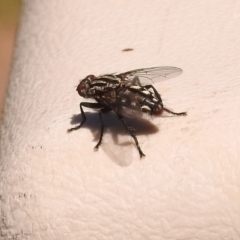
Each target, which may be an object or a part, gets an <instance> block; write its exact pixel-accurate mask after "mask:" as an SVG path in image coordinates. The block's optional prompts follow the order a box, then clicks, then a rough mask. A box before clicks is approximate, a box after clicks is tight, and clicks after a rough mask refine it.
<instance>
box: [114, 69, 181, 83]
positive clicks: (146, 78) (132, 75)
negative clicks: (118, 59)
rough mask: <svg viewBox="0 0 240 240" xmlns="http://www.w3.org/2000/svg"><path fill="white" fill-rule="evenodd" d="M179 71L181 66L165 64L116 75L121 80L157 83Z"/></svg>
mask: <svg viewBox="0 0 240 240" xmlns="http://www.w3.org/2000/svg"><path fill="white" fill-rule="evenodd" d="M181 73H182V69H181V68H177V67H168V66H166V67H153V68H142V69H136V70H132V71H128V72H125V73H120V74H118V75H117V76H118V77H119V78H121V79H122V80H127V81H132V82H133V83H140V84H141V85H146V84H153V83H158V82H160V81H163V80H166V79H170V78H174V77H177V76H179V75H180V74H181Z"/></svg>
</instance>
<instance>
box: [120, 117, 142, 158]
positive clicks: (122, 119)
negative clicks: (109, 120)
mask: <svg viewBox="0 0 240 240" xmlns="http://www.w3.org/2000/svg"><path fill="white" fill-rule="evenodd" d="M117 116H118V118H119V119H120V120H121V121H122V123H123V125H124V126H125V128H126V129H127V131H128V133H129V134H130V135H131V136H132V138H133V139H134V141H135V144H136V146H137V149H138V152H139V155H140V157H141V158H142V157H144V156H145V154H144V153H143V152H142V149H141V148H140V146H139V143H138V140H137V137H136V136H135V135H134V134H133V133H132V130H133V129H132V127H129V126H128V125H127V124H126V122H125V120H124V118H123V117H122V116H121V115H119V114H117Z"/></svg>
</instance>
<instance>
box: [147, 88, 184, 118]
mask: <svg viewBox="0 0 240 240" xmlns="http://www.w3.org/2000/svg"><path fill="white" fill-rule="evenodd" d="M144 87H145V88H147V89H150V88H152V90H153V92H154V94H155V95H156V97H157V99H158V100H159V104H160V105H161V107H162V109H163V111H165V112H167V113H171V114H173V115H176V116H186V115H187V112H180V113H176V112H173V111H171V110H169V109H167V108H165V107H164V106H163V104H162V99H161V96H160V94H159V93H158V91H157V90H156V89H155V87H153V86H152V85H146V86H144Z"/></svg>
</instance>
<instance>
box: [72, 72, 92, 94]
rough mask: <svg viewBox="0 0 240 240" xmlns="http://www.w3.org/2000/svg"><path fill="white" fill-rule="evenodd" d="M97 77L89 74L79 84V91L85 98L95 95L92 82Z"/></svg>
mask: <svg viewBox="0 0 240 240" xmlns="http://www.w3.org/2000/svg"><path fill="white" fill-rule="evenodd" d="M95 78H96V77H95V76H94V75H88V76H87V77H85V78H84V79H83V80H81V81H80V83H79V84H78V86H77V89H76V90H77V92H78V94H79V95H80V96H81V97H84V98H91V97H93V95H94V94H93V92H92V91H91V82H92V80H94V79H95Z"/></svg>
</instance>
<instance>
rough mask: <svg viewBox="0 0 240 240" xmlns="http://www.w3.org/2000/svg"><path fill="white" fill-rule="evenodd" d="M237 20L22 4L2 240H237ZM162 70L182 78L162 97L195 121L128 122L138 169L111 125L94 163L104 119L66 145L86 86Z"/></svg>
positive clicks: (149, 9) (9, 101) (198, 7)
mask: <svg viewBox="0 0 240 240" xmlns="http://www.w3.org/2000/svg"><path fill="white" fill-rule="evenodd" d="M239 8H240V5H239V2H238V1H237V0H235V1H231V2H222V4H216V2H214V1H207V0H203V1H195V0H194V1H192V0H191V1H190V0H188V1H186V2H185V3H184V4H182V2H179V1H152V2H151V4H149V2H146V1H136V0H134V1H131V2H128V1H126V2H124V1H118V0H117V1H112V2H110V1H109V2H105V1H98V2H96V1H92V0H90V1H73V0H70V1H67V0H63V1H61V3H60V2H59V1H57V0H53V1H47V0H43V1H36V0H33V1H26V2H25V4H24V6H23V12H22V19H21V25H20V29H19V34H18V38H17V42H16V48H15V57H14V63H13V67H12V73H11V81H10V84H9V88H8V94H7V98H6V101H5V107H4V116H3V122H2V126H1V149H0V161H1V162H0V178H1V179H0V184H1V185H0V208H1V211H0V214H1V215H0V237H1V238H2V239H11V238H12V239H114V240H116V239H121V240H122V239H132V240H134V239H204V240H205V239H238V238H240V230H239V229H240V228H239V226H240V221H239V214H240V205H239V199H240V179H239V176H240V161H239V158H240V156H239V155H240V152H239V141H240V138H239V135H240V128H239V114H240V110H239V109H240V108H239V104H240V98H239V96H240V88H239V80H238V76H239V73H240V70H239V69H240V68H239V67H238V59H239V58H240V56H239V53H240V45H239V43H238V39H239V37H240V36H239V34H240V32H239V30H238V29H239V27H240V26H239V18H240V16H239V14H238V12H239V11H238V10H237V9H239ZM126 46H127V47H129V48H130V47H131V48H133V49H134V51H130V52H124V53H123V52H122V49H124V48H126ZM166 65H168V66H169V65H170V66H176V67H180V68H182V69H183V74H182V75H181V76H179V77H177V78H174V79H172V80H169V81H166V82H162V83H160V84H159V85H156V86H155V87H156V89H157V90H158V91H159V92H160V93H161V96H162V99H163V103H164V104H165V105H166V107H169V108H171V109H173V110H174V111H177V112H178V111H179V112H181V111H187V112H188V116H187V117H180V118H179V117H164V118H160V117H154V118H151V117H150V118H148V119H147V120H143V119H138V120H136V121H133V122H131V126H132V127H133V128H134V129H135V130H136V135H137V136H138V140H139V143H140V145H141V147H142V149H143V151H144V153H145V154H146V157H145V158H144V159H143V160H140V159H139V155H138V152H137V151H136V149H135V148H134V145H133V144H132V143H133V140H132V139H131V138H130V137H128V135H126V132H125V130H124V128H123V127H122V126H121V124H120V123H119V121H118V119H117V118H116V116H114V115H113V114H109V115H104V116H103V121H104V123H105V125H106V126H107V127H108V129H107V130H106V134H105V135H104V136H103V141H105V143H104V144H103V145H102V146H101V147H100V148H99V150H98V151H97V152H96V151H94V150H93V147H94V146H95V145H96V142H97V139H98V137H99V131H100V129H99V126H100V124H99V121H100V120H99V118H98V112H91V113H90V112H88V111H89V110H88V109H86V112H87V113H86V117H87V121H86V124H85V125H84V127H83V128H82V129H80V130H78V131H75V132H72V133H70V134H67V133H66V130H67V129H68V128H71V127H74V126H75V124H79V122H80V121H81V117H80V116H79V111H80V110H79V103H80V101H82V100H83V99H82V98H80V97H79V96H78V94H77V93H76V91H75V87H76V86H77V85H78V83H79V79H82V78H84V77H85V76H87V75H89V74H95V75H100V74H105V73H111V72H116V71H119V72H124V71H128V70H131V69H136V68H142V67H154V66H166ZM85 100H86V99H85ZM74 114H76V115H74ZM129 124H130V122H129Z"/></svg>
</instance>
